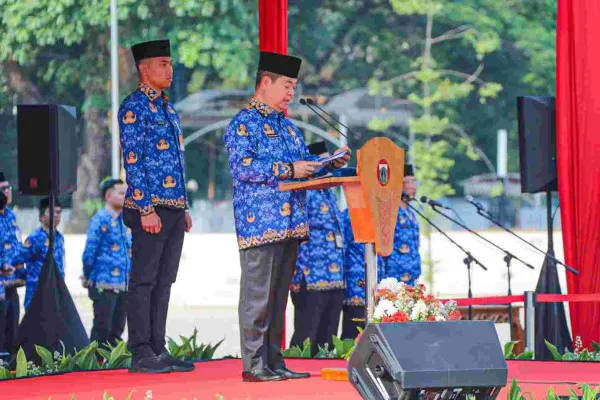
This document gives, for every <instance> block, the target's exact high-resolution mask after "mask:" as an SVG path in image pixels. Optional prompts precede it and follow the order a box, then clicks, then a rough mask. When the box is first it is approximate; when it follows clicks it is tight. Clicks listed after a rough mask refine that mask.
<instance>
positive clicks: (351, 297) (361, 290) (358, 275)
mask: <svg viewBox="0 0 600 400" xmlns="http://www.w3.org/2000/svg"><path fill="white" fill-rule="evenodd" d="M342 221H343V226H344V278H345V280H346V293H345V296H344V307H343V310H344V314H343V317H342V339H354V338H356V337H357V336H358V332H359V331H358V328H361V329H364V327H365V317H366V309H365V304H366V303H365V293H366V292H365V290H366V289H365V245H364V244H362V243H356V242H355V241H354V232H353V231H352V225H351V223H350V213H349V211H348V209H346V210H344V212H343V214H342Z"/></svg>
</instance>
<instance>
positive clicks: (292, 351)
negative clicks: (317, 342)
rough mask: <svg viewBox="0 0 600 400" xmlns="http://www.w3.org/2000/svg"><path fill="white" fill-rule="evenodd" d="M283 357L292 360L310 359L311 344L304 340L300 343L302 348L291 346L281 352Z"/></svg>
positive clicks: (308, 340)
mask: <svg viewBox="0 0 600 400" xmlns="http://www.w3.org/2000/svg"><path fill="white" fill-rule="evenodd" d="M283 356H284V357H293V358H311V343H310V339H308V338H307V339H306V340H304V342H302V348H300V346H292V347H290V348H288V349H285V350H284V351H283Z"/></svg>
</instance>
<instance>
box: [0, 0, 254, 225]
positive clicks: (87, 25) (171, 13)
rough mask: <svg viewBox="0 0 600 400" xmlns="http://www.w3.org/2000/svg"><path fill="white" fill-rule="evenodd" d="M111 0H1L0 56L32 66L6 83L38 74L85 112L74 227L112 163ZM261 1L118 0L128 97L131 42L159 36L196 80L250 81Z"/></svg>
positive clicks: (26, 87)
mask: <svg viewBox="0 0 600 400" xmlns="http://www.w3.org/2000/svg"><path fill="white" fill-rule="evenodd" d="M109 6H110V1H109V0H86V1H83V0H39V1H35V2H21V1H14V0H0V9H1V10H2V12H1V14H0V27H1V28H2V31H3V32H4V34H3V35H2V37H0V62H2V63H3V67H4V68H6V67H7V66H9V67H14V68H15V69H16V70H17V71H23V70H25V71H26V72H24V73H22V74H21V75H18V77H17V79H14V80H13V82H10V81H9V82H8V86H9V87H10V88H11V90H12V91H14V92H18V91H19V89H21V90H22V91H27V92H28V93H30V94H35V93H36V90H35V89H34V88H35V87H36V85H35V84H34V83H33V82H40V83H41V84H42V85H43V86H45V87H46V92H45V94H46V96H45V100H46V101H49V102H54V101H56V100H57V99H60V101H61V102H69V103H72V104H76V105H78V108H79V110H80V113H81V115H82V117H83V118H82V120H83V137H84V140H83V149H82V152H81V155H80V163H79V167H78V189H77V191H76V192H75V194H74V196H73V214H72V218H71V221H70V222H71V230H73V231H76V232H81V231H83V230H85V227H86V226H87V219H88V217H89V215H88V213H87V212H86V207H85V205H86V202H89V201H91V200H94V199H96V198H97V197H98V195H99V188H98V185H99V183H100V181H101V179H102V178H103V177H104V176H105V175H106V174H107V173H108V171H109V169H108V159H109V154H110V152H109V144H110V136H109V130H108V123H107V122H108V117H109V115H108V109H109V106H110V103H109V90H110V81H109V75H110V68H109V62H110V59H109V40H110V31H109V20H110V19H109V17H110V8H109ZM255 8H256V5H255V4H254V2H252V1H250V0H221V1H219V2H214V1H209V0H201V1H193V2H190V1H187V0H172V1H170V2H168V3H167V2H164V1H160V0H149V1H146V2H144V3H139V2H138V1H136V0H121V1H119V16H118V18H119V23H120V38H121V40H122V45H123V47H122V49H121V51H120V55H121V64H122V67H123V68H122V70H124V72H125V73H124V74H122V76H123V75H125V76H126V77H128V78H129V79H128V80H127V81H121V86H122V88H123V87H125V88H126V90H121V94H122V97H124V95H126V94H127V93H128V91H129V90H131V89H132V88H133V86H134V85H135V80H136V79H135V74H134V73H132V72H131V71H132V70H133V69H134V68H133V62H132V60H131V56H130V55H129V51H128V47H129V46H130V45H131V44H133V43H135V42H137V41H142V40H150V39H155V38H157V37H167V38H169V39H170V40H171V42H172V47H173V50H174V59H175V60H178V61H179V62H181V63H182V64H183V65H184V66H185V67H186V68H189V69H196V70H195V71H194V72H193V73H192V76H193V79H194V80H195V84H196V85H203V84H206V83H207V82H209V81H212V82H219V84H220V85H229V86H233V85H237V84H241V83H245V82H248V81H249V79H250V78H249V74H248V71H249V70H250V68H251V67H250V66H249V65H248V64H247V63H240V62H237V60H238V59H240V58H241V59H250V57H249V56H250V55H251V54H254V53H253V49H254V47H255V43H256V37H257V33H256V31H257V28H256V25H257V24H256V22H255V21H253V19H252V15H253V14H252V13H253V10H255ZM140 27H145V29H143V30H142V29H140ZM11 76H13V75H11ZM40 97H41V96H40ZM38 100H39V99H38Z"/></svg>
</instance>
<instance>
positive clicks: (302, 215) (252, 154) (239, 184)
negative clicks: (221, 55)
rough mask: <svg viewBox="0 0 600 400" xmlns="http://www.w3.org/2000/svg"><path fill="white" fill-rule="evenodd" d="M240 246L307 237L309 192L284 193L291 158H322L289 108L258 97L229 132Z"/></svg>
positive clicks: (241, 113) (234, 121)
mask: <svg viewBox="0 0 600 400" xmlns="http://www.w3.org/2000/svg"><path fill="white" fill-rule="evenodd" d="M225 145H226V147H227V152H228V153H229V171H230V173H231V176H232V178H233V208H234V217H235V228H236V232H237V237H238V247H239V248H240V249H241V250H243V249H247V248H251V247H257V246H261V245H264V244H268V243H276V242H281V241H284V240H287V239H306V238H307V237H308V220H307V215H306V205H305V197H306V194H305V192H304V191H286V192H280V191H279V189H278V185H279V183H280V182H283V181H286V180H291V176H292V175H291V173H292V168H291V163H293V162H295V161H300V160H307V161H316V160H318V159H319V157H318V156H313V155H311V154H310V153H309V152H308V149H307V147H306V144H305V143H304V138H303V137H302V134H301V133H300V132H299V131H298V128H296V126H295V125H294V124H293V123H292V122H291V121H290V120H288V119H287V118H286V117H285V115H284V114H283V113H278V112H276V111H275V110H273V109H272V108H271V107H269V106H267V105H266V104H264V103H262V102H260V101H258V100H257V99H253V100H252V101H251V102H250V103H249V104H248V105H247V106H246V107H245V109H243V110H242V111H240V112H239V113H238V114H237V115H236V116H235V117H233V119H232V120H231V122H230V123H229V126H228V127H227V130H226V132H225Z"/></svg>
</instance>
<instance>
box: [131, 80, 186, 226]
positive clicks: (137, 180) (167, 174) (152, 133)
mask: <svg viewBox="0 0 600 400" xmlns="http://www.w3.org/2000/svg"><path fill="white" fill-rule="evenodd" d="M119 128H120V131H121V147H122V149H123V161H124V165H125V172H126V177H127V186H128V187H127V193H126V195H125V207H127V208H132V209H135V210H138V211H140V214H142V215H147V214H150V213H152V212H153V211H154V207H155V206H162V207H168V208H176V209H185V208H188V206H189V204H188V198H187V194H186V190H185V183H186V176H185V169H184V166H185V162H184V157H183V133H182V131H181V128H180V124H179V116H178V115H177V113H176V112H175V109H174V108H173V105H172V104H171V103H170V102H169V101H168V99H167V98H166V96H165V95H164V93H163V96H159V95H158V94H157V92H155V91H154V90H153V89H151V88H149V87H148V86H146V85H143V84H140V86H139V87H138V90H136V91H135V92H133V93H132V94H130V95H129V96H128V97H127V98H126V99H125V100H124V101H123V104H121V107H120V108H119Z"/></svg>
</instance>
